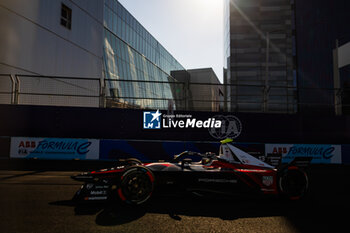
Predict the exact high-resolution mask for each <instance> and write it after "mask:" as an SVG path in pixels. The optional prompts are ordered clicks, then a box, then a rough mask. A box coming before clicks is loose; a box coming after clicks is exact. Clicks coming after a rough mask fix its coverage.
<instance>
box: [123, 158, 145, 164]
mask: <svg viewBox="0 0 350 233" xmlns="http://www.w3.org/2000/svg"><path fill="white" fill-rule="evenodd" d="M125 163H126V164H128V165H131V166H133V165H141V164H142V162H141V161H140V160H138V159H135V158H129V159H126V160H125Z"/></svg>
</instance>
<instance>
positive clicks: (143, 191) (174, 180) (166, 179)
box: [72, 139, 311, 205]
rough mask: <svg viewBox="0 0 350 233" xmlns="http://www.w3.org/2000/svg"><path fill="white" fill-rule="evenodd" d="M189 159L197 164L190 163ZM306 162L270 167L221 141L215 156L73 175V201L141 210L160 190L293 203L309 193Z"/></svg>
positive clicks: (132, 163) (183, 156) (131, 162)
mask: <svg viewBox="0 0 350 233" xmlns="http://www.w3.org/2000/svg"><path fill="white" fill-rule="evenodd" d="M191 157H192V158H191ZM194 157H199V158H200V161H198V162H193V160H194V159H193V158H194ZM310 160H311V159H310V158H304V157H303V158H302V157H299V158H296V159H295V160H294V161H293V162H291V163H290V164H286V165H281V166H279V167H277V168H275V167H273V166H271V165H269V164H267V163H265V162H263V161H261V160H259V159H257V158H255V157H254V156H252V155H250V154H248V153H246V152H244V151H243V150H241V149H239V148H237V147H235V146H234V144H233V141H232V140H231V139H226V140H223V141H221V145H220V149H219V154H218V155H216V154H214V153H205V154H200V153H197V152H189V151H185V152H182V153H180V154H179V155H175V156H174V159H173V160H172V161H171V162H154V163H142V162H141V161H139V160H137V159H133V158H131V159H126V160H124V161H119V163H118V164H117V166H115V167H112V168H109V169H103V170H98V171H91V172H84V173H82V174H79V175H76V176H72V179H74V180H77V181H82V182H84V184H83V185H82V186H81V188H80V189H79V190H78V191H77V193H76V194H75V196H74V198H73V199H74V200H75V201H78V202H85V201H108V200H113V199H114V200H115V199H119V200H121V201H122V202H125V203H128V204H133V205H140V204H143V203H145V202H146V201H147V200H149V198H150V197H151V196H152V195H153V194H154V193H157V192H162V191H163V192H165V193H169V194H174V193H179V192H191V193H195V194H198V195H205V194H208V193H212V194H213V193H214V194H229V195H231V194H240V195H244V194H264V195H275V196H283V197H286V198H288V199H291V200H297V199H300V198H302V197H303V196H304V195H305V194H306V193H307V191H308V186H309V179H308V175H307V173H306V172H305V167H307V165H308V164H309V163H310Z"/></svg>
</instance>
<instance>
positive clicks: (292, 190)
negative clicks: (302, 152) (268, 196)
mask: <svg viewBox="0 0 350 233" xmlns="http://www.w3.org/2000/svg"><path fill="white" fill-rule="evenodd" d="M278 185H279V190H280V192H281V194H282V195H283V196H284V197H286V198H288V199H290V200H299V199H301V198H302V197H304V196H305V194H306V193H307V191H308V186H309V180H308V177H307V174H306V173H305V172H304V171H303V170H301V169H300V168H298V167H288V168H286V169H284V170H283V171H282V172H281V174H280V177H279V184H278Z"/></svg>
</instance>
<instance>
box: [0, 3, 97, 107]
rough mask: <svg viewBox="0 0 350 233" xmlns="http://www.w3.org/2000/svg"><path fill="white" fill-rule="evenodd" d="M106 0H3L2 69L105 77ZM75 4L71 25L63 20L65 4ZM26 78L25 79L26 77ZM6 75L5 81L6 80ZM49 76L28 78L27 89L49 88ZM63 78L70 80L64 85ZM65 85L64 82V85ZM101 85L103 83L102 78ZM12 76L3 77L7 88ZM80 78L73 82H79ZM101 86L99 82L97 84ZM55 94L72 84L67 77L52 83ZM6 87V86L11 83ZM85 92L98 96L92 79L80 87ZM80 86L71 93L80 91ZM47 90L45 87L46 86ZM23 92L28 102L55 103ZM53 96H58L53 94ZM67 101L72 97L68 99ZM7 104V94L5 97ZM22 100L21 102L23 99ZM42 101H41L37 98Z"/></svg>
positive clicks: (0, 22) (0, 12)
mask: <svg viewBox="0 0 350 233" xmlns="http://www.w3.org/2000/svg"><path fill="white" fill-rule="evenodd" d="M103 2H104V1H103V0H101V1H97V0H71V1H70V0H30V1H28V0H1V1H0V32H1V36H0V74H35V75H47V76H66V77H90V78H101V77H102V51H103ZM62 3H63V4H65V5H66V6H68V7H69V8H70V9H72V27H71V30H69V29H67V28H65V27H64V26H62V25H61V23H60V19H61V4H62ZM23 79H25V78H23ZM2 80H3V81H2ZM43 82H45V80H43V79H41V80H39V79H38V80H34V81H29V80H22V82H21V83H22V84H23V85H22V90H20V91H23V92H26V90H23V88H24V84H25V88H27V90H30V91H35V90H36V89H37V88H36V87H39V86H40V87H46V86H48V85H46V84H45V83H43ZM62 83H65V84H64V85H63V84H62ZM61 84H62V85H61ZM97 84H98V83H97ZM4 85H8V80H6V81H5V78H2V77H0V86H2V87H3V88H2V89H4ZM79 85H80V84H79V82H77V81H74V82H73V84H72V85H70V84H68V86H71V87H73V86H79ZM92 85H96V83H92ZM49 86H50V87H49V88H50V89H52V87H53V86H54V87H55V88H54V89H55V90H54V91H53V92H54V93H56V92H57V93H58V94H65V92H60V91H59V90H61V89H63V88H65V87H66V86H67V82H62V80H59V81H57V82H56V83H53V82H52V81H51V84H50V85H49ZM5 89H6V88H5ZM80 89H81V91H82V93H83V94H84V95H87V93H88V95H96V94H97V95H98V92H97V93H96V88H95V87H94V88H92V90H91V91H89V90H87V88H86V84H85V83H84V84H83V87H82V88H80ZM80 89H79V88H77V90H74V91H71V90H70V91H69V94H71V93H74V94H78V95H79V94H80V93H79V92H80V91H79V90H80ZM40 91H43V92H45V90H42V89H41V90H40ZM25 97H28V96H21V98H20V100H22V101H23V103H26V104H30V102H31V101H35V102H37V103H38V104H49V105H52V104H53V105H54V104H55V101H53V102H52V101H51V102H52V103H49V102H47V101H46V100H43V98H45V96H44V97H42V98H38V96H36V97H35V98H34V99H33V98H32V100H30V99H29V100H28V99H25ZM51 99H52V98H51ZM81 101H82V100H81V98H80V99H79V100H73V101H71V102H72V103H75V102H76V103H75V104H73V105H77V106H80V105H81V106H85V105H88V106H91V105H93V106H95V105H98V100H96V101H95V100H94V101H91V100H89V101H87V103H82V102H81ZM60 102H63V103H64V102H67V104H69V100H66V99H64V100H62V98H61V97H60ZM0 103H1V98H0ZM19 103H21V102H19ZM33 104H36V103H33Z"/></svg>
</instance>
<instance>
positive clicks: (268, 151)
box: [5, 137, 350, 165]
mask: <svg viewBox="0 0 350 233" xmlns="http://www.w3.org/2000/svg"><path fill="white" fill-rule="evenodd" d="M5 143H6V142H5ZM7 143H9V140H8V142H7ZM219 146H220V143H218V142H198V141H189V142H184V141H159V140H154V141H150V140H111V139H108V140H107V139H101V140H99V139H73V138H38V137H12V138H11V143H10V146H9V148H10V158H16V159H18V158H19V159H34V158H35V159H55V160H57V159H58V160H72V159H78V160H104V161H113V160H116V159H122V158H130V157H134V158H138V159H140V160H142V161H156V160H166V161H167V160H171V159H172V158H173V156H174V155H175V154H179V153H181V152H183V151H186V150H187V151H196V152H200V153H205V152H215V153H218V151H219ZM235 146H236V147H238V148H240V149H242V150H244V151H246V152H247V153H249V154H251V155H253V156H255V157H256V158H258V159H260V160H262V161H265V162H267V163H270V164H272V165H275V164H277V163H278V160H281V161H282V162H283V163H288V162H290V161H291V160H293V159H294V158H295V157H298V156H307V157H313V160H312V163H313V164H350V158H348V157H349V156H348V155H349V152H350V145H349V144H344V145H333V144H280V143H279V144H278V143H277V144H264V143H242V142H238V143H235ZM193 159H196V158H193ZM197 159H198V158H197Z"/></svg>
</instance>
